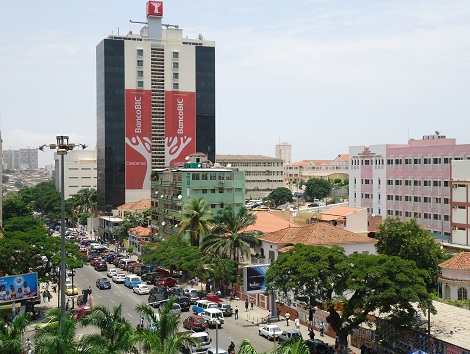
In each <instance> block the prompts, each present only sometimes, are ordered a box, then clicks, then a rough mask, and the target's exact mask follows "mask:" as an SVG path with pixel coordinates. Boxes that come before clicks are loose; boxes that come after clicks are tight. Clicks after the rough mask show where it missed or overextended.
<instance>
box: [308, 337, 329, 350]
mask: <svg viewBox="0 0 470 354" xmlns="http://www.w3.org/2000/svg"><path fill="white" fill-rule="evenodd" d="M305 345H306V346H307V347H308V349H310V354H327V353H328V345H327V344H326V343H325V342H324V341H322V340H320V339H309V340H306V341H305Z"/></svg>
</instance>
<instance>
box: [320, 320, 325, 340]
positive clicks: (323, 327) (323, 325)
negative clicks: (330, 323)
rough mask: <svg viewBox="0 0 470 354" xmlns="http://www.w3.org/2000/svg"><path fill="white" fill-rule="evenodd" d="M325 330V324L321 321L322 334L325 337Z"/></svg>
mask: <svg viewBox="0 0 470 354" xmlns="http://www.w3.org/2000/svg"><path fill="white" fill-rule="evenodd" d="M324 331H325V324H324V323H323V321H321V322H320V336H322V337H323V332H324Z"/></svg>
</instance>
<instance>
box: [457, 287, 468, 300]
mask: <svg viewBox="0 0 470 354" xmlns="http://www.w3.org/2000/svg"><path fill="white" fill-rule="evenodd" d="M467 299H468V298H467V289H465V288H459V290H457V300H467Z"/></svg>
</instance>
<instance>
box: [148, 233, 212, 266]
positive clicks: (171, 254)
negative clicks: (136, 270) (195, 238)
mask: <svg viewBox="0 0 470 354" xmlns="http://www.w3.org/2000/svg"><path fill="white" fill-rule="evenodd" d="M141 258H142V260H143V261H144V263H145V264H164V265H165V267H167V268H168V269H170V270H171V271H172V272H173V271H175V270H179V269H180V270H191V271H192V272H194V273H195V274H198V275H199V274H202V271H203V262H201V259H202V258H203V257H202V254H201V251H200V249H199V248H197V247H192V246H191V245H190V244H189V242H188V241H186V240H183V239H181V238H179V237H176V236H172V237H169V238H167V239H165V240H162V241H159V242H158V243H157V244H156V245H151V246H146V247H145V252H144V253H143V254H142V256H141Z"/></svg>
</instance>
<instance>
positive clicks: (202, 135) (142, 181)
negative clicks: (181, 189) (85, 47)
mask: <svg viewBox="0 0 470 354" xmlns="http://www.w3.org/2000/svg"><path fill="white" fill-rule="evenodd" d="M162 17H163V2H161V1H148V2H147V24H146V25H145V26H144V27H143V28H142V30H141V31H140V33H139V34H133V33H131V32H130V33H128V34H127V35H122V36H121V35H111V36H109V37H108V38H106V39H104V40H102V41H101V43H99V44H98V46H97V48H96V75H97V90H96V91H97V92H96V93H97V125H98V126H97V150H98V151H97V159H98V161H97V162H98V181H97V182H98V183H97V191H98V208H99V210H103V211H104V210H109V209H110V208H111V207H117V206H118V205H121V204H124V203H126V202H132V201H137V200H140V199H142V198H148V197H149V196H150V173H151V170H152V168H161V167H165V166H182V165H183V163H184V162H185V158H186V157H187V156H189V155H191V154H193V153H195V152H202V153H205V154H207V156H208V158H209V160H210V161H214V160H215V43H214V42H212V41H206V40H205V39H204V38H203V36H202V35H201V34H199V35H198V38H197V39H188V38H183V32H182V30H181V29H180V28H179V26H177V25H169V24H162Z"/></svg>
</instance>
